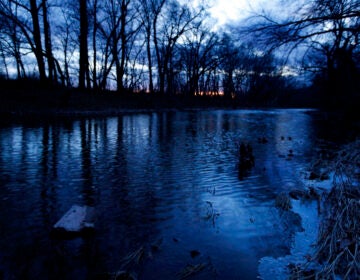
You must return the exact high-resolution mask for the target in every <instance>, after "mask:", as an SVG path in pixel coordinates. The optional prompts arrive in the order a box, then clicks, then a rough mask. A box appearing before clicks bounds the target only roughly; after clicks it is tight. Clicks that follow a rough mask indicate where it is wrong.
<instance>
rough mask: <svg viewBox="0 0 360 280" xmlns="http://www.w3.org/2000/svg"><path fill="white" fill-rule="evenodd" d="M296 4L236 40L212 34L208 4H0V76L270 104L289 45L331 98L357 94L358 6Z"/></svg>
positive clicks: (113, 0)
mask: <svg viewBox="0 0 360 280" xmlns="http://www.w3.org/2000/svg"><path fill="white" fill-rule="evenodd" d="M295 2H296V1H295ZM300 2H301V3H302V4H301V5H300V7H299V8H298V9H297V12H296V13H294V14H291V15H289V17H287V18H284V17H281V18H277V17H276V16H271V15H267V14H265V13H262V14H258V15H257V16H255V17H254V18H253V20H251V21H249V22H248V23H247V25H245V24H243V26H242V28H240V27H235V28H233V30H237V32H238V33H240V32H241V33H243V34H247V36H246V39H245V40H240V39H238V38H239V36H234V34H233V33H234V32H228V31H226V30H225V31H222V32H220V31H216V30H214V29H213V28H212V23H211V21H210V20H209V15H208V13H207V7H206V6H205V5H198V6H197V7H194V6H192V5H190V4H188V3H185V4H184V1H181V2H180V1H178V0H107V1H99V0H75V1H70V0H61V1H60V0H0V56H1V57H0V59H1V63H0V65H1V68H0V72H1V75H2V76H3V77H5V78H14V77H15V78H18V79H22V78H29V77H30V78H33V77H36V78H37V79H39V80H40V82H41V83H44V84H50V85H58V84H60V85H62V86H65V87H79V88H80V89H92V90H95V91H104V90H107V89H112V90H115V91H118V92H119V93H123V92H148V93H160V94H167V95H172V94H183V95H189V96H193V95H219V94H224V95H225V96H229V97H242V96H248V97H249V96H251V98H252V99H253V100H265V102H270V103H271V102H273V101H274V100H276V98H277V93H278V92H279V91H280V90H282V89H283V90H286V89H287V88H288V87H289V86H290V85H291V79H290V78H289V77H290V76H289V75H285V74H286V67H283V66H284V65H283V64H282V63H281V61H280V60H279V58H278V56H277V55H274V50H276V49H279V48H281V47H282V46H286V52H287V53H289V54H290V53H291V52H293V53H294V52H295V50H299V49H300V50H302V52H301V53H302V57H303V65H302V66H303V67H304V68H303V69H307V70H316V71H315V73H316V75H313V77H316V79H314V81H315V80H317V81H320V80H321V81H326V83H324V84H327V86H328V89H331V92H337V91H339V90H340V87H343V86H344V83H345V85H346V87H347V90H351V91H357V90H358V82H357V81H358V80H359V79H358V78H359V73H358V66H359V60H360V57H359V32H360V26H359V23H360V21H359V15H360V1H354V0H314V1H310V2H306V1H305V3H304V1H297V2H296V3H300ZM244 26H245V27H244ZM244 30H245V31H244ZM237 35H238V34H237ZM283 52H284V51H283ZM354 86H355V87H354ZM354 88H356V90H354Z"/></svg>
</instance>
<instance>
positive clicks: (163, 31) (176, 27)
mask: <svg viewBox="0 0 360 280" xmlns="http://www.w3.org/2000/svg"><path fill="white" fill-rule="evenodd" d="M203 14H204V9H203V8H202V7H200V8H199V9H198V10H192V9H191V8H190V7H189V6H187V5H180V4H179V2H177V1H169V2H167V5H166V10H165V11H164V12H163V13H162V14H161V15H162V17H161V19H160V20H159V19H158V20H157V21H154V22H153V24H154V26H153V32H154V38H153V39H154V47H155V53H156V59H157V68H158V69H157V70H158V79H159V92H160V94H164V93H165V92H167V93H172V90H173V89H172V79H173V65H172V63H173V56H174V51H175V47H176V44H177V43H178V41H179V39H180V38H181V37H182V36H183V35H185V34H186V33H187V32H188V31H190V30H191V29H193V28H194V27H196V26H198V25H199V22H201V20H202V15H203ZM157 23H158V24H157ZM158 31H159V32H158Z"/></svg>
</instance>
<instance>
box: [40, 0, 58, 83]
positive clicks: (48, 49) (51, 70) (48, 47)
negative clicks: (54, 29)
mask: <svg viewBox="0 0 360 280" xmlns="http://www.w3.org/2000/svg"><path fill="white" fill-rule="evenodd" d="M42 7H43V22H44V40H45V53H46V58H47V62H48V76H49V81H50V83H56V80H57V77H56V69H55V63H54V57H53V54H52V43H51V32H50V25H49V21H48V7H47V0H42Z"/></svg>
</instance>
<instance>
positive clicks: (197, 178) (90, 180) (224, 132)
mask: <svg viewBox="0 0 360 280" xmlns="http://www.w3.org/2000/svg"><path fill="white" fill-rule="evenodd" d="M317 129H318V128H317V126H315V124H314V121H313V117H312V115H311V114H309V112H308V111H306V110H248V111H247V110H241V111H206V112H201V111H191V112H160V113H147V114H125V115H121V116H119V117H112V118H86V119H85V118H84V119H78V120H67V121H59V120H58V121H52V122H42V123H37V124H31V125H30V124H25V123H24V124H13V125H8V126H6V127H3V128H1V129H0V213H1V215H0V278H1V277H3V278H4V279H28V278H29V279H103V277H105V276H104V275H105V274H106V273H112V272H116V271H119V270H128V271H131V273H133V274H134V275H136V276H137V277H138V279H176V278H179V277H180V276H181V275H180V274H179V272H181V271H182V270H183V269H184V268H185V267H186V266H187V265H189V264H190V265H198V264H204V269H203V270H202V271H200V272H199V273H196V274H194V275H193V278H192V279H256V278H257V276H258V264H259V260H260V259H261V258H263V257H265V256H270V257H275V258H276V257H280V256H283V255H286V254H288V253H289V252H290V249H291V246H292V240H293V238H292V237H293V236H294V234H295V231H294V230H293V229H292V228H291V227H289V226H288V225H286V224H284V223H283V222H282V221H281V217H280V215H279V212H278V210H277V209H275V207H274V198H275V197H276V195H277V194H279V193H280V192H283V191H287V190H289V189H292V188H302V187H303V183H302V182H303V181H302V180H301V179H302V177H301V176H303V173H302V172H303V170H304V168H306V167H307V164H308V162H309V160H310V159H311V158H312V157H313V155H314V151H315V150H316V149H317V143H318V136H317ZM264 139H266V141H263V140H264ZM259 140H261V141H259ZM241 142H244V143H249V144H250V145H251V146H252V148H253V152H254V156H255V166H254V168H253V169H251V170H250V172H247V173H245V174H239V172H238V162H239V153H238V150H239V144H240V143H241ZM264 142H266V143H264ZM73 204H78V205H89V206H93V207H94V208H95V210H96V213H97V220H96V230H95V233H94V234H93V235H91V236H86V237H83V238H75V239H69V240H63V239H58V238H53V237H52V236H51V230H52V226H53V225H54V224H55V223H56V221H57V220H58V219H59V218H60V217H61V216H62V215H63V214H64V213H65V212H66V211H67V210H68V209H69V208H70V207H71V205H73ZM139 249H141V252H143V254H142V256H141V258H139V261H138V262H137V261H133V262H132V263H130V264H127V265H125V264H124V260H125V259H126V257H128V256H129V254H131V253H132V252H135V251H138V250H139ZM138 252H139V251H138Z"/></svg>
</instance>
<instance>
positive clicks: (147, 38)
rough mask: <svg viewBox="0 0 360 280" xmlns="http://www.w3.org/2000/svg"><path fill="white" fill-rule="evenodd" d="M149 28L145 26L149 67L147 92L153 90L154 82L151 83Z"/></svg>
mask: <svg viewBox="0 0 360 280" xmlns="http://www.w3.org/2000/svg"><path fill="white" fill-rule="evenodd" d="M150 40H151V29H150V26H149V27H147V28H146V52H147V58H148V67H149V92H150V93H153V92H154V84H153V73H152V59H151V46H150Z"/></svg>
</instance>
